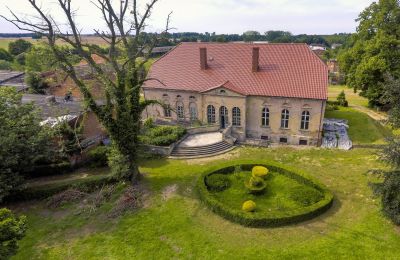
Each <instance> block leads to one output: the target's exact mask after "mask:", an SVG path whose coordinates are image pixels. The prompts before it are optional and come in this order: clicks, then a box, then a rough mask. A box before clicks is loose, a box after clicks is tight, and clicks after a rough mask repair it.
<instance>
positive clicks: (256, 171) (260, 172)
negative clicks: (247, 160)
mask: <svg viewBox="0 0 400 260" xmlns="http://www.w3.org/2000/svg"><path fill="white" fill-rule="evenodd" d="M251 175H252V176H253V177H259V178H263V179H265V178H266V177H267V176H268V169H267V168H265V167H263V166H254V167H253V169H252V170H251Z"/></svg>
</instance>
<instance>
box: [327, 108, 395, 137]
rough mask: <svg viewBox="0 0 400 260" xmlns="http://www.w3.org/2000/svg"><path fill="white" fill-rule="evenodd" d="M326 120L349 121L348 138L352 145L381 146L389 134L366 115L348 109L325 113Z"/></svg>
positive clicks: (388, 131)
mask: <svg viewBox="0 0 400 260" xmlns="http://www.w3.org/2000/svg"><path fill="white" fill-rule="evenodd" d="M325 117H326V118H340V119H347V120H348V121H349V126H350V127H349V136H350V139H351V140H352V141H353V143H354V144H383V143H385V138H386V137H388V136H389V135H390V134H391V132H390V130H389V129H388V128H386V127H384V126H382V125H381V124H380V123H378V122H376V121H375V120H373V119H372V118H371V117H369V116H368V115H367V114H364V113H362V112H360V111H357V110H355V109H353V108H350V107H340V108H339V110H336V111H326V112H325Z"/></svg>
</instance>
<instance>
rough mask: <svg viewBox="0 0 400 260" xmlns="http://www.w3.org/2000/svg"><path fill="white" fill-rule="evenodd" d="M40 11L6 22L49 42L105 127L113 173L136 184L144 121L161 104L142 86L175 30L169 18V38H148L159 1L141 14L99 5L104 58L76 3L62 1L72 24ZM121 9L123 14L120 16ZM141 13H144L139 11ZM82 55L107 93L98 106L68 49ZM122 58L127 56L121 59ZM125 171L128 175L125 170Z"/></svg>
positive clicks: (132, 6) (98, 1)
mask: <svg viewBox="0 0 400 260" xmlns="http://www.w3.org/2000/svg"><path fill="white" fill-rule="evenodd" d="M27 2H28V4H29V5H30V6H31V7H32V8H33V9H34V10H35V12H36V15H35V16H34V17H28V18H26V17H23V18H22V17H21V16H19V15H17V14H16V12H14V11H13V10H10V16H9V17H4V16H2V17H3V18H4V19H6V20H7V21H9V22H11V23H13V24H14V25H15V26H16V27H17V28H19V29H20V30H24V31H28V32H33V33H39V34H41V35H43V36H44V37H46V39H47V43H48V45H49V47H50V49H51V51H52V53H53V55H54V56H55V58H56V60H57V61H58V62H59V66H60V68H61V69H62V70H63V71H64V72H65V73H66V74H67V75H69V77H71V79H72V80H73V81H74V82H75V84H76V85H77V86H78V88H79V90H80V92H81V93H82V96H83V99H84V101H85V104H86V105H87V107H88V108H89V109H90V110H91V111H93V112H94V113H95V114H96V116H97V117H98V119H99V121H100V122H101V123H102V124H103V126H104V127H105V129H106V130H107V132H108V134H109V135H110V138H111V140H112V143H113V153H112V154H113V156H112V158H110V160H111V162H112V163H111V164H112V165H111V166H114V167H112V168H114V170H115V169H119V170H115V171H116V173H118V174H119V176H118V177H119V178H120V179H129V180H131V181H136V180H137V178H138V177H139V176H140V173H139V169H138V165H137V148H138V133H139V131H140V119H141V114H142V111H143V110H144V109H145V107H146V106H148V105H150V104H154V103H156V101H141V100H140V93H141V86H142V85H143V83H144V82H145V81H146V80H156V79H146V73H145V69H144V65H145V64H146V62H147V61H148V60H149V57H150V54H151V52H152V49H153V48H154V46H155V45H156V44H157V42H158V41H159V40H160V38H161V37H163V36H164V35H165V34H166V33H167V32H168V30H169V18H170V15H168V17H167V21H166V27H165V29H164V31H163V32H161V33H158V34H151V36H148V37H142V33H143V32H144V30H145V28H146V26H147V21H148V19H149V17H150V16H151V12H152V10H153V7H154V5H155V4H156V3H157V2H158V0H150V2H148V3H147V4H146V5H145V7H143V8H139V6H138V1H137V0H121V1H117V2H118V3H117V4H114V3H113V1H112V0H93V1H92V3H93V5H94V6H95V7H96V8H97V9H98V10H99V13H100V14H101V15H102V18H103V20H104V22H105V24H106V26H107V27H106V28H107V30H105V31H100V30H95V33H96V34H97V35H98V36H99V37H101V38H102V39H103V40H104V42H105V43H106V45H107V50H108V53H107V54H104V51H102V50H101V48H99V47H98V46H95V45H91V44H88V43H86V42H85V41H84V40H83V39H82V37H81V31H80V29H79V28H78V25H77V23H76V21H75V11H74V10H73V6H72V5H71V2H72V0H57V8H60V10H61V11H62V13H63V14H64V15H65V18H66V20H67V24H66V25H64V24H61V23H59V22H58V21H56V20H55V18H54V17H53V16H52V14H51V13H50V11H45V10H44V9H43V8H42V6H41V5H40V4H39V3H38V2H37V1H36V0H27ZM118 9H119V10H118ZM139 9H141V10H139ZM60 41H61V42H63V45H65V44H67V46H68V48H69V50H71V51H73V52H74V53H77V54H78V55H79V56H80V57H81V58H82V59H83V60H85V61H86V62H87V64H88V66H89V67H90V68H91V69H92V71H93V75H94V77H95V79H96V80H97V81H99V82H100V83H101V84H102V86H103V88H104V95H105V101H104V102H102V103H103V104H98V103H99V102H96V100H95V98H94V96H93V93H91V90H90V87H89V85H88V84H87V83H86V82H85V81H84V80H83V79H82V78H80V77H79V73H77V71H76V67H74V65H73V64H72V63H71V62H70V60H69V59H68V53H67V52H66V51H65V48H61V47H60V45H59V44H58V43H59V42H60ZM121 53H122V55H121ZM93 55H97V56H100V57H101V58H102V59H103V60H104V62H105V64H98V63H96V61H95V59H94V58H93ZM121 169H123V170H121Z"/></svg>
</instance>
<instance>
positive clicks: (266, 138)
mask: <svg viewBox="0 0 400 260" xmlns="http://www.w3.org/2000/svg"><path fill="white" fill-rule="evenodd" d="M268 139H269V138H268V136H267V135H262V136H261V140H268Z"/></svg>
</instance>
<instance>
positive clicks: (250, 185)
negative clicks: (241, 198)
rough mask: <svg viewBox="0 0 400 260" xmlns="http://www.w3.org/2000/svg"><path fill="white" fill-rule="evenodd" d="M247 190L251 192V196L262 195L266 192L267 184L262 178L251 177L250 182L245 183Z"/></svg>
mask: <svg viewBox="0 0 400 260" xmlns="http://www.w3.org/2000/svg"><path fill="white" fill-rule="evenodd" d="M245 186H246V188H247V189H248V190H249V193H251V194H261V193H263V192H264V191H265V188H266V187H267V184H266V183H265V181H264V180H263V179H262V178H260V177H254V176H251V178H250V180H249V181H248V182H245Z"/></svg>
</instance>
